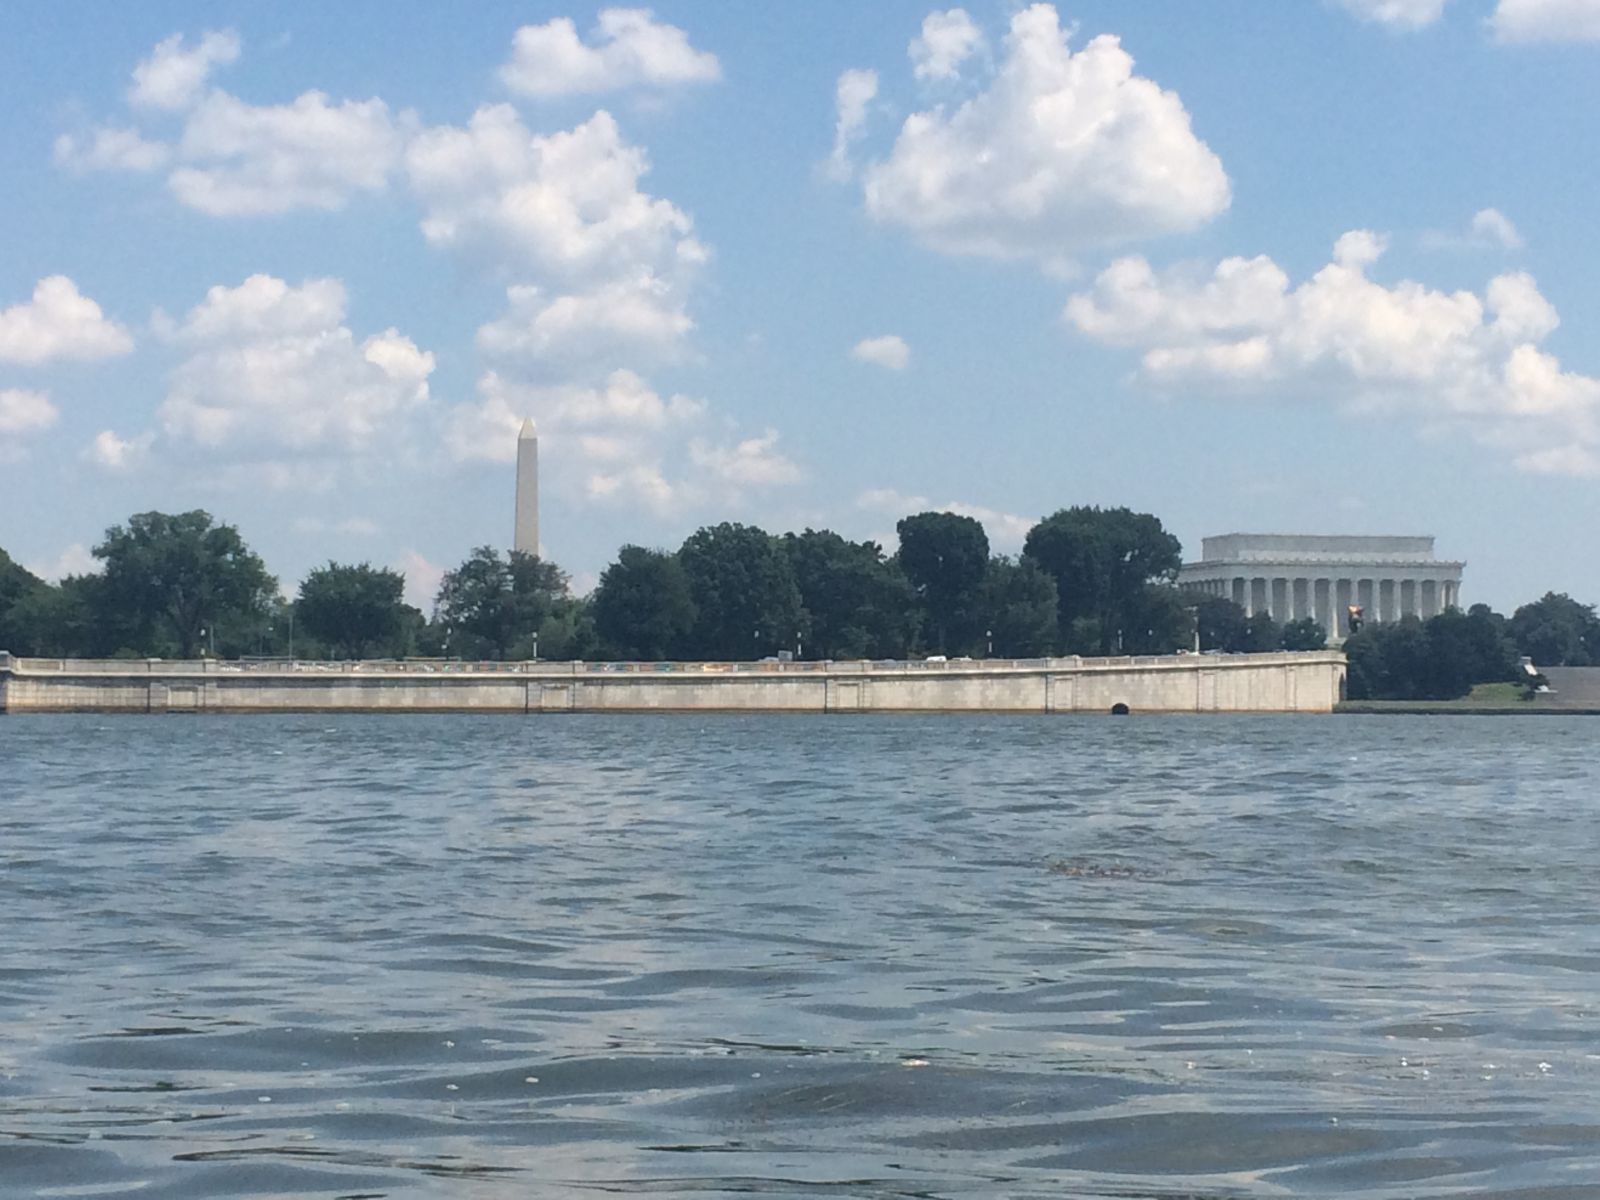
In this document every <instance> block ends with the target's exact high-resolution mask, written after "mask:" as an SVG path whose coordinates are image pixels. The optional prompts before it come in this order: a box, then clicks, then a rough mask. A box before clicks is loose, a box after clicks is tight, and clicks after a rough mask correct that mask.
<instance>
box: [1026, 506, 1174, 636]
mask: <svg viewBox="0 0 1600 1200" xmlns="http://www.w3.org/2000/svg"><path fill="white" fill-rule="evenodd" d="M1023 556H1024V557H1025V558H1028V559H1031V560H1032V561H1034V562H1036V563H1038V564H1039V565H1040V566H1041V567H1043V568H1044V570H1045V571H1046V572H1048V573H1049V574H1050V576H1051V577H1052V578H1053V579H1054V580H1055V581H1056V592H1057V596H1058V597H1059V601H1060V610H1059V611H1060V623H1061V632H1062V636H1063V637H1064V638H1066V639H1067V640H1068V642H1069V646H1068V648H1069V649H1072V650H1077V651H1090V652H1094V651H1098V652H1099V653H1101V654H1110V653H1112V652H1113V651H1114V650H1115V649H1116V648H1117V647H1118V645H1119V643H1123V642H1126V640H1127V638H1126V633H1127V631H1128V630H1129V629H1134V630H1139V629H1143V628H1148V627H1149V625H1148V621H1147V620H1144V621H1143V624H1141V620H1142V619H1144V618H1146V617H1147V616H1148V613H1147V612H1146V611H1145V606H1147V605H1148V604H1150V603H1151V602H1152V598H1151V597H1150V596H1148V595H1146V592H1145V589H1146V588H1147V587H1148V586H1149V585H1151V584H1170V583H1171V582H1173V581H1174V580H1175V579H1176V578H1177V574H1178V567H1179V566H1180V565H1181V562H1182V559H1181V547H1180V546H1179V545H1178V539H1177V538H1175V537H1173V536H1172V535H1171V534H1169V533H1168V532H1167V531H1166V530H1165V529H1163V528H1162V527H1161V522H1160V521H1159V520H1157V519H1156V518H1155V517H1153V516H1151V515H1150V514H1149V513H1136V512H1133V511H1131V510H1129V509H1126V508H1108V509H1101V508H1091V507H1083V506H1080V507H1076V508H1065V509H1062V510H1061V511H1060V512H1057V513H1054V514H1052V515H1051V516H1048V517H1046V518H1045V519H1044V520H1043V521H1040V522H1039V523H1038V524H1037V525H1035V526H1034V527H1033V528H1032V529H1031V530H1029V531H1028V537H1027V540H1026V542H1025V543H1024V546H1023ZM1142 638H1143V635H1142V634H1141V635H1140V639H1141V640H1142Z"/></svg>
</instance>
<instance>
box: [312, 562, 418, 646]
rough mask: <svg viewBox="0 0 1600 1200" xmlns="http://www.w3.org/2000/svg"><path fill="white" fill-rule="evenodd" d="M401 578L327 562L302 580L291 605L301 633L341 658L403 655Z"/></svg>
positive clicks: (368, 568) (397, 574)
mask: <svg viewBox="0 0 1600 1200" xmlns="http://www.w3.org/2000/svg"><path fill="white" fill-rule="evenodd" d="M405 586H406V580H405V576H404V575H402V574H401V573H400V572H398V571H390V570H387V569H385V568H382V567H373V566H372V565H370V564H368V563H362V564H360V565H359V566H349V565H341V564H339V563H335V562H330V563H329V564H328V565H327V566H325V567H318V568H317V569H316V570H314V571H312V572H311V573H310V574H309V575H307V576H306V578H305V581H304V582H303V583H302V584H301V585H300V595H299V598H298V599H297V600H296V601H295V615H296V617H297V618H298V619H299V621H300V625H301V627H302V628H303V629H304V630H305V632H306V633H307V634H308V635H310V636H311V637H314V638H319V639H320V640H322V641H323V642H325V643H326V644H327V645H328V647H329V648H330V649H331V650H332V651H333V652H334V654H336V655H337V656H339V657H341V658H366V657H368V656H369V655H376V654H386V655H389V656H397V655H399V654H403V653H404V652H405V646H404V644H403V642H404V638H403V636H402V635H403V634H404V633H405V631H406V606H405V601H404V600H403V599H402V598H401V597H402V594H403V593H404V591H405Z"/></svg>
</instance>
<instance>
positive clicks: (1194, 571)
mask: <svg viewBox="0 0 1600 1200" xmlns="http://www.w3.org/2000/svg"><path fill="white" fill-rule="evenodd" d="M1464 566H1466V564H1465V563H1461V562H1443V561H1441V560H1439V559H1436V558H1434V556H1433V539H1432V538H1431V537H1343V536H1336V537H1322V536H1317V535H1302V534H1277V533H1229V534H1224V535H1223V536H1222V537H1208V538H1205V539H1203V540H1202V542H1201V550H1200V561H1199V562H1196V563H1186V564H1185V565H1184V567H1183V569H1182V570H1181V571H1180V572H1179V573H1178V583H1179V585H1180V586H1182V587H1184V588H1187V589H1189V590H1190V591H1195V592H1200V593H1202V594H1203V595H1208V596H1221V597H1223V598H1224V599H1227V600H1232V601H1233V602H1234V603H1235V604H1237V605H1239V606H1240V607H1241V608H1243V609H1244V610H1245V612H1247V613H1249V614H1250V615H1252V616H1254V615H1255V614H1256V613H1259V612H1264V613H1267V614H1268V615H1269V616H1271V617H1272V619H1273V620H1274V621H1278V622H1285V621H1297V620H1299V619H1301V618H1302V617H1312V618H1314V619H1315V620H1316V621H1317V623H1318V624H1320V625H1321V626H1322V627H1323V628H1324V629H1326V630H1327V631H1328V635H1329V637H1331V638H1342V637H1344V636H1345V635H1346V634H1347V633H1349V631H1350V628H1349V619H1348V617H1347V615H1346V614H1347V610H1348V609H1349V606H1350V605H1352V604H1358V605H1360V606H1361V607H1362V608H1363V609H1364V610H1365V612H1366V618H1367V620H1369V621H1398V620H1399V619H1400V618H1401V617H1405V616H1417V617H1422V618H1427V617H1432V616H1436V615H1438V614H1439V613H1441V612H1443V611H1444V610H1445V609H1447V608H1455V607H1459V605H1460V603H1461V568H1462V567H1464Z"/></svg>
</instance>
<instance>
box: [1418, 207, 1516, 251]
mask: <svg viewBox="0 0 1600 1200" xmlns="http://www.w3.org/2000/svg"><path fill="white" fill-rule="evenodd" d="M1422 244H1423V245H1424V246H1426V247H1427V248H1428V249H1430V250H1521V249H1522V248H1523V246H1524V245H1526V243H1525V242H1524V241H1523V239H1522V234H1521V233H1519V232H1518V231H1517V227H1516V226H1515V225H1513V224H1512V223H1511V219H1510V218H1509V217H1507V216H1506V215H1505V214H1504V213H1502V212H1501V211H1500V210H1499V209H1497V208H1485V209H1481V210H1479V211H1478V212H1476V213H1474V214H1473V216H1472V220H1471V222H1469V223H1468V226H1467V229H1466V232H1464V233H1445V232H1442V231H1440V230H1429V231H1428V232H1427V233H1425V234H1423V235H1422Z"/></svg>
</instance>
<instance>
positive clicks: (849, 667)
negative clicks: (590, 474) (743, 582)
mask: <svg viewBox="0 0 1600 1200" xmlns="http://www.w3.org/2000/svg"><path fill="white" fill-rule="evenodd" d="M1337 653H1338V652H1337V651H1318V650H1313V651H1303V652H1289V651H1275V652H1272V653H1267V654H1227V655H1210V654H1204V655H1194V654H1176V655H1140V656H1120V657H1115V658H1084V657H1080V656H1072V657H1066V658H954V659H944V660H940V659H911V660H904V659H838V660H834V659H828V660H814V659H808V660H805V661H801V662H784V661H770V662H769V661H761V662H586V661H576V662H550V661H545V660H534V661H524V662H462V661H457V660H446V659H365V660H361V661H355V662H351V661H346V662H322V661H310V660H305V659H245V660H222V659H201V660H198V661H195V660H167V659H159V658H149V659H115V658H113V659H79V658H17V657H15V656H9V657H4V658H0V662H4V663H8V664H9V669H10V670H11V671H13V672H15V673H16V674H29V675H43V674H64V675H66V674H87V675H99V676H106V675H119V676H152V675H159V676H164V677H170V676H174V675H188V676H202V677H205V676H219V675H251V674H255V675H267V674H270V675H284V674H296V675H308V676H313V677H318V676H329V675H449V676H462V675H538V676H545V677H550V676H557V677H560V676H567V677H571V676H588V677H597V678H605V677H607V676H615V675H657V676H659V675H816V674H828V675H871V674H890V673H903V674H904V673H911V674H915V673H939V674H960V673H967V672H971V673H993V672H1004V671H1112V670H1130V669H1138V668H1166V669H1182V668H1190V669H1197V668H1205V667H1212V668H1215V667H1228V666H1244V665H1250V666H1263V665H1267V664H1270V663H1274V662H1277V663H1284V664H1288V663H1291V662H1304V661H1306V659H1307V657H1309V656H1310V655H1315V654H1337ZM1340 657H1342V655H1341V656H1340Z"/></svg>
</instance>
